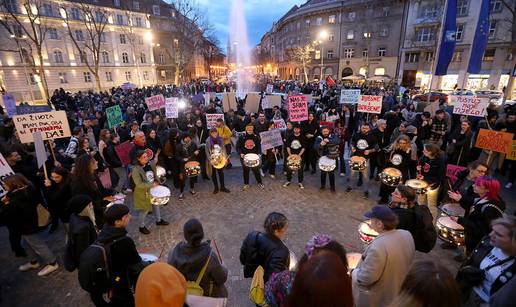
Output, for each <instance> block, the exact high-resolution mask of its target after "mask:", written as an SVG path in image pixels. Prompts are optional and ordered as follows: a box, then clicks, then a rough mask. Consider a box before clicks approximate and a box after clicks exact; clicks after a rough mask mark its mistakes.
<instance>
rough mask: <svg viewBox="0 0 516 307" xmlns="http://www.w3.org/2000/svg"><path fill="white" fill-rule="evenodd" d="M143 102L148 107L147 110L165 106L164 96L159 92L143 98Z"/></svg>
mask: <svg viewBox="0 0 516 307" xmlns="http://www.w3.org/2000/svg"><path fill="white" fill-rule="evenodd" d="M145 104H146V105H147V107H148V108H149V111H155V110H159V109H161V108H164V107H165V97H163V95H161V94H159V95H154V96H151V97H148V98H145Z"/></svg>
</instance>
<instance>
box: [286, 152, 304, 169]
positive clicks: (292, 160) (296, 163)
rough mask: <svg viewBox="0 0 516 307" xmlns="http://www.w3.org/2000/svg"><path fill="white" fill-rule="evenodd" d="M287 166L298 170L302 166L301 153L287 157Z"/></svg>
mask: <svg viewBox="0 0 516 307" xmlns="http://www.w3.org/2000/svg"><path fill="white" fill-rule="evenodd" d="M287 166H288V168H289V169H290V170H291V171H297V170H298V169H300V168H301V156H300V155H294V154H292V155H290V156H288V158H287Z"/></svg>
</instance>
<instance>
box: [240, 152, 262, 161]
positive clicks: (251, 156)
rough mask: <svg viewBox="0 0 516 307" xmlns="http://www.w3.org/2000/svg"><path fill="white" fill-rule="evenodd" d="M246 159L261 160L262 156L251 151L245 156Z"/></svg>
mask: <svg viewBox="0 0 516 307" xmlns="http://www.w3.org/2000/svg"><path fill="white" fill-rule="evenodd" d="M244 159H247V160H250V161H257V160H260V156H259V155H257V154H254V153H249V154H246V155H245V156H244Z"/></svg>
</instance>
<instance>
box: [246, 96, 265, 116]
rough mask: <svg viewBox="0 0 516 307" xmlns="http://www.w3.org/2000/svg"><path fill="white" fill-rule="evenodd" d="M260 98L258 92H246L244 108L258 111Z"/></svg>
mask: <svg viewBox="0 0 516 307" xmlns="http://www.w3.org/2000/svg"><path fill="white" fill-rule="evenodd" d="M261 99H262V96H261V95H260V94H259V93H247V98H246V99H245V110H246V111H249V112H258V108H259V106H260V100H261Z"/></svg>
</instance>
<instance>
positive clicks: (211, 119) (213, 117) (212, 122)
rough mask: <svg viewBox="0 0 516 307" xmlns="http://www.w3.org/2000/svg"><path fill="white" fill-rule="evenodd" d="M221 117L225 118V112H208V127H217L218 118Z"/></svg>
mask: <svg viewBox="0 0 516 307" xmlns="http://www.w3.org/2000/svg"><path fill="white" fill-rule="evenodd" d="M219 118H222V120H224V114H218V113H216V114H206V126H208V129H211V128H217V119H219Z"/></svg>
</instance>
